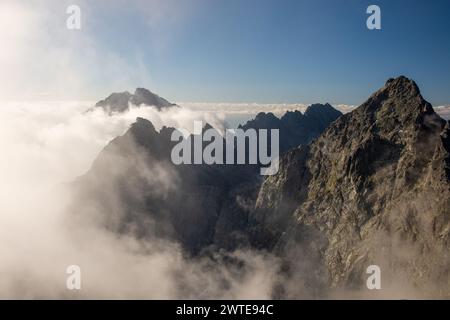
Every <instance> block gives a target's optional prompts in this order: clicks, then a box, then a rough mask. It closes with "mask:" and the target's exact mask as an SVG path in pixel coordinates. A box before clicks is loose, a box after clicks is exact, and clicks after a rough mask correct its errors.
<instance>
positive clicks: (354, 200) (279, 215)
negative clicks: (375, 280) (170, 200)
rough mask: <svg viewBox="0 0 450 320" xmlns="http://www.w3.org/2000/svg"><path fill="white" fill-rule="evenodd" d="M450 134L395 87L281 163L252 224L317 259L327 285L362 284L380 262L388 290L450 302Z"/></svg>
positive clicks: (413, 89) (424, 105)
mask: <svg viewBox="0 0 450 320" xmlns="http://www.w3.org/2000/svg"><path fill="white" fill-rule="evenodd" d="M449 133H450V129H449V124H448V123H446V121H444V120H443V119H441V118H440V117H439V116H438V115H437V114H436V113H435V112H434V111H433V108H432V107H431V105H430V104H429V103H428V102H426V101H425V100H424V99H423V97H422V96H421V94H420V91H419V88H418V87H417V85H416V84H415V83H414V82H413V81H412V80H409V79H407V78H405V77H403V76H402V77H399V78H396V79H390V80H388V82H387V83H386V85H385V86H384V87H383V88H381V89H380V90H379V91H377V92H375V93H374V94H373V95H372V96H371V97H370V98H369V99H368V100H367V101H366V102H365V103H364V104H362V105H361V106H360V107H359V108H357V109H356V110H354V111H353V112H351V113H348V114H346V115H344V116H342V117H341V118H339V119H338V120H337V121H335V122H334V123H333V124H332V125H331V126H330V127H329V128H328V129H327V130H326V131H325V132H324V133H323V134H322V135H321V136H320V137H319V138H317V139H316V140H314V141H313V142H312V143H311V144H310V145H309V146H307V147H300V148H298V149H294V150H291V151H290V152H288V153H287V154H286V155H285V156H284V157H283V158H282V159H281V166H280V171H279V173H278V174H277V175H275V176H272V177H268V178H267V179H266V180H265V182H264V183H263V185H262V187H261V190H260V192H259V195H258V199H257V203H256V210H255V212H254V213H253V215H254V218H255V219H256V220H257V221H259V222H260V223H261V225H262V226H263V229H264V232H265V233H266V238H267V239H271V241H272V245H273V246H275V247H276V249H277V250H279V251H280V252H283V253H284V254H287V252H289V250H290V249H291V248H295V247H304V248H306V249H305V250H306V251H307V253H306V254H311V255H314V256H318V259H319V261H320V262H319V265H320V266H323V267H324V269H325V274H326V276H327V278H328V280H327V281H328V284H329V285H331V286H334V287H361V286H365V280H364V279H365V278H366V277H367V275H366V268H367V267H368V266H369V265H371V264H375V265H379V266H380V267H381V270H382V271H383V275H385V280H386V281H385V282H384V283H385V284H386V283H389V280H388V279H390V280H392V281H401V280H404V283H407V284H408V285H411V286H412V287H420V288H423V290H426V288H430V290H434V292H436V287H438V288H439V289H437V290H438V291H437V292H439V293H440V294H441V295H444V296H448V295H449V288H450V282H449V281H450V280H449V279H450V274H449V264H450V260H449V248H450V247H449V246H450V240H449V233H450V156H449V151H450V137H449ZM402 283H403V282H402Z"/></svg>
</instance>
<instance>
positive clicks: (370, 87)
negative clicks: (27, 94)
mask: <svg viewBox="0 0 450 320" xmlns="http://www.w3.org/2000/svg"><path fill="white" fill-rule="evenodd" d="M63 3H64V1H63V2H61V1H59V2H53V1H48V4H49V5H51V6H53V8H50V9H51V13H52V15H57V18H55V19H56V21H59V20H58V19H61V21H60V22H61V23H62V22H64V21H63V20H64V19H65V18H66V16H65V15H62V16H61V15H60V12H61V10H64V8H62V9H61V7H62V6H64V5H65V4H63ZM67 3H70V4H72V3H75V4H77V1H68V2H67ZM78 4H79V5H80V7H81V9H82V23H83V24H82V30H79V31H71V32H66V33H65V35H64V39H65V41H66V42H67V43H68V44H67V43H66V44H65V45H66V46H67V45H68V46H69V47H70V46H73V47H72V48H71V49H73V50H74V51H76V52H78V53H79V54H80V55H81V56H83V54H84V53H86V52H89V50H88V49H85V48H84V46H85V45H86V43H87V44H89V45H90V44H91V43H95V47H94V48H95V51H96V53H95V54H97V55H100V56H101V58H98V60H100V62H99V63H90V64H89V65H84V66H83V65H79V62H76V63H72V65H76V68H77V69H82V70H83V72H78V73H80V74H81V73H82V75H81V76H80V77H81V78H83V81H79V82H82V83H85V84H86V86H87V84H89V86H87V88H85V90H83V89H82V86H81V87H80V86H78V87H77V88H78V89H79V90H78V91H77V90H72V91H73V92H77V93H78V94H80V92H81V95H82V96H84V97H86V98H92V99H96V98H98V97H102V96H103V95H105V94H108V93H110V92H112V91H120V90H125V89H127V90H132V89H133V88H134V87H137V86H144V87H148V88H150V89H151V90H153V91H155V92H157V93H159V94H161V95H162V96H164V97H166V98H167V99H170V100H172V101H205V102H261V103H293V102H306V103H310V102H316V101H317V102H325V101H330V102H332V103H347V104H360V103H361V102H363V101H364V100H365V99H366V98H367V97H368V95H369V94H370V93H371V92H373V91H374V90H376V89H377V88H379V87H380V86H382V85H383V84H384V82H385V81H386V80H387V79H388V78H389V77H391V76H396V75H400V74H404V75H406V76H409V77H412V78H413V79H415V80H416V81H417V83H418V84H419V86H420V87H421V88H422V92H423V94H424V96H425V98H427V99H428V100H429V101H431V102H432V103H433V104H435V105H441V104H449V103H450V90H449V89H450V37H449V36H450V19H449V18H448V17H449V12H450V1H446V0H442V1H438V0H433V1H406V0H389V1H364V0H339V1H336V0H328V1H324V0H292V1H287V0H283V1H274V0H245V1H242V0H191V1H189V0H185V1H183V0H178V1H175V0H174V1H170V0H168V1H167V0H166V1H163V0H149V1H141V0H137V1H132V0H131V1H128V2H127V1H120V0H117V1H96V2H92V1H78ZM370 4H377V5H379V6H380V8H381V18H382V20H381V21H382V29H381V30H374V31H371V30H368V29H367V28H366V19H367V17H368V14H366V8H367V7H368V6H369V5H370ZM55 25H57V24H55ZM83 37H84V38H85V39H84V40H83V41H82V40H80V39H81V38H83ZM86 39H88V40H86ZM52 45H54V44H52ZM90 48H91V50H92V47H90ZM86 57H87V58H86V59H89V57H88V54H86ZM102 57H105V59H110V60H111V61H112V62H110V63H107V64H106V63H105V64H104V63H103V61H102V60H103V58H102ZM111 57H113V58H111ZM80 59H81V60H83V59H85V58H84V57H80ZM114 61H119V62H120V63H118V64H117V65H124V66H125V67H124V68H123V72H122V71H121V70H120V69H118V70H116V71H114V72H110V71H109V70H106V69H108V68H109V66H111V65H113V67H114V65H115V63H114ZM80 63H81V62H80ZM117 68H118V67H117ZM78 71H79V70H78ZM127 73H128V74H127ZM116 75H120V76H124V78H125V80H124V81H117V78H118V77H119V76H116ZM44 83H45V81H44ZM50 83H51V82H50ZM42 86H43V84H42ZM42 86H41V88H40V89H42V90H44V89H45V88H43V87H42ZM48 89H49V91H51V84H49V88H48Z"/></svg>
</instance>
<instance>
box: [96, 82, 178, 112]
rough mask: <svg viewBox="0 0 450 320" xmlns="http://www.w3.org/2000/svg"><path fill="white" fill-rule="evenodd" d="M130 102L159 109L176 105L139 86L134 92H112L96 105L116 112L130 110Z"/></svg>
mask: <svg viewBox="0 0 450 320" xmlns="http://www.w3.org/2000/svg"><path fill="white" fill-rule="evenodd" d="M130 104H133V105H136V106H141V105H145V106H151V107H155V108H157V109H158V110H161V109H164V108H170V107H173V106H176V104H173V103H171V102H169V101H167V100H166V99H164V98H161V97H160V96H158V95H157V94H155V93H153V92H151V91H150V90H147V89H144V88H137V89H136V91H135V92H134V94H131V93H129V92H128V91H125V92H119V93H117V92H115V93H112V94H111V95H109V96H108V97H107V98H106V99H104V100H101V101H99V102H97V103H96V104H95V107H99V108H103V109H104V110H105V111H107V112H108V113H114V112H124V111H126V110H128V109H129V107H130Z"/></svg>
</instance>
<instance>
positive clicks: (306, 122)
mask: <svg viewBox="0 0 450 320" xmlns="http://www.w3.org/2000/svg"><path fill="white" fill-rule="evenodd" d="M341 115H342V113H341V112H340V111H338V110H336V109H334V108H333V107H332V106H331V105H330V104H328V103H327V104H324V105H323V104H313V105H311V106H309V107H308V108H307V109H306V111H305V114H302V113H301V112H300V111H298V110H296V111H288V112H286V113H285V114H284V115H283V116H282V117H281V118H280V119H279V118H277V117H276V116H275V115H274V114H273V113H270V112H269V113H264V112H261V113H259V114H258V115H257V116H256V117H255V119H253V120H250V121H248V122H247V123H246V124H245V125H243V126H240V128H242V129H244V130H247V129H250V128H253V129H279V130H280V151H281V152H285V151H287V150H289V149H291V148H294V147H297V146H299V145H306V144H308V143H310V142H311V141H312V139H314V138H316V137H317V136H318V135H319V134H321V133H322V132H323V131H324V130H325V128H326V127H328V125H329V124H330V123H331V122H333V121H334V120H336V119H337V118H339V117H340V116H341Z"/></svg>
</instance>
